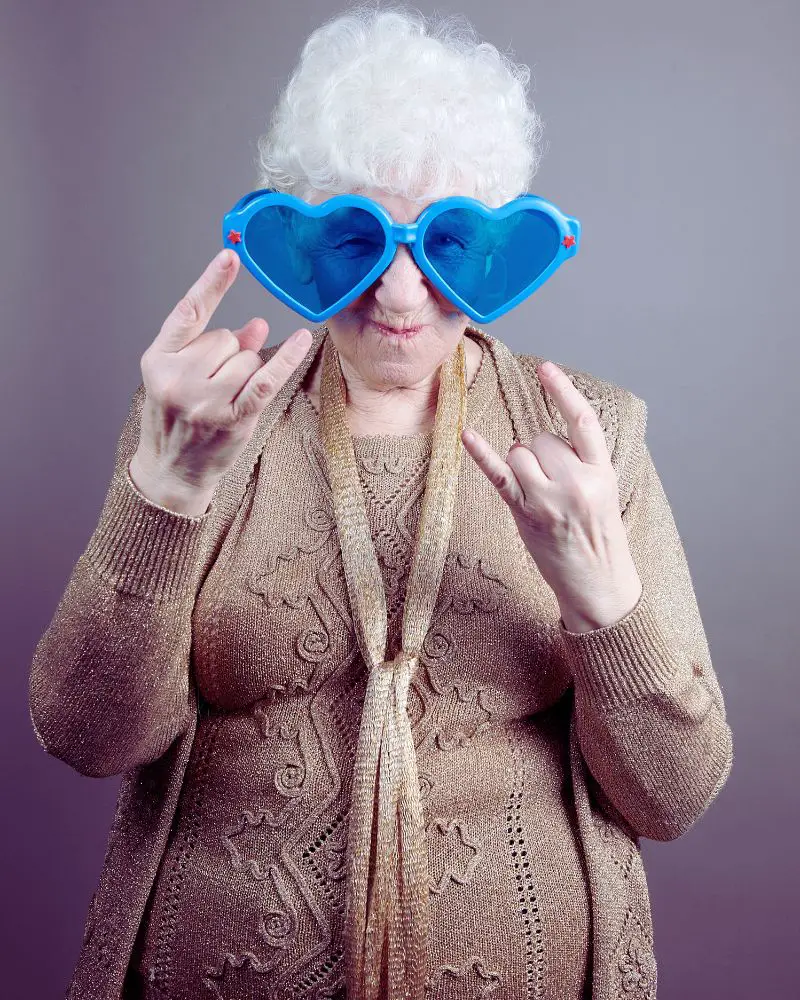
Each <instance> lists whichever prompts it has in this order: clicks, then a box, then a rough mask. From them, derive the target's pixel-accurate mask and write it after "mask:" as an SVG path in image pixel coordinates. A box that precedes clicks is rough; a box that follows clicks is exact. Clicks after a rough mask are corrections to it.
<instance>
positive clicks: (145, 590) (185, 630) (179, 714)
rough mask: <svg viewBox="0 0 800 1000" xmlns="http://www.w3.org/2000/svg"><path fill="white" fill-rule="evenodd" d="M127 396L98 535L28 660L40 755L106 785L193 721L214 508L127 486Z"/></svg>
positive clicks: (133, 412) (137, 400)
mask: <svg viewBox="0 0 800 1000" xmlns="http://www.w3.org/2000/svg"><path fill="white" fill-rule="evenodd" d="M144 400H145V389H144V385H143V384H140V385H139V387H138V388H137V390H136V391H135V393H134V395H133V398H132V401H131V405H130V409H129V412H128V416H127V418H126V421H125V424H124V426H123V429H122V433H121V435H120V438H119V442H118V444H117V453H116V461H115V466H114V472H113V475H112V477H111V483H110V486H109V488H108V492H107V494H106V498H105V502H104V504H103V507H102V510H101V513H100V518H99V521H98V524H97V527H96V528H95V530H94V533H93V534H92V536H91V538H90V540H89V543H88V545H87V546H86V549H85V550H84V552H83V553H82V554H81V556H80V557H79V559H78V560H77V563H76V564H75V566H74V568H73V570H72V572H71V575H70V577H69V580H68V582H67V585H66V588H65V590H64V592H63V594H62V596H61V598H60V601H59V604H58V607H57V609H56V611H55V614H54V615H53V618H52V620H51V621H50V624H49V625H48V627H47V629H46V631H45V632H44V634H43V635H42V637H41V638H40V640H39V642H38V644H37V646H36V650H35V652H34V656H33V662H32V665H31V672H30V684H29V710H30V716H31V721H32V723H33V729H34V732H35V734H36V737H37V739H38V740H39V742H40V744H41V745H42V746H43V747H44V749H45V750H46V751H47V752H48V753H50V754H52V755H53V756H55V757H57V758H59V759H60V760H62V761H64V762H66V763H67V764H69V765H70V766H71V767H73V768H74V769H75V770H76V771H78V772H80V773H81V774H84V775H88V776H92V777H106V776H110V775H114V774H122V773H124V772H125V771H128V770H129V769H131V768H133V767H135V766H137V765H140V764H145V763H150V762H152V761H154V760H155V759H157V758H158V757H160V756H161V755H162V754H163V753H164V752H165V751H166V750H167V749H168V747H169V746H170V744H171V743H172V742H173V740H174V739H175V738H176V737H177V736H178V735H180V734H181V733H182V732H184V731H185V730H186V728H187V725H188V722H189V712H190V706H191V705H192V702H191V701H190V695H189V656H190V647H191V615H192V610H193V606H194V598H195V592H196V589H197V587H198V584H199V577H200V572H201V570H202V552H203V542H204V539H205V537H206V535H207V533H208V532H207V529H208V524H209V522H210V520H211V517H212V513H211V512H212V511H213V509H214V504H213V502H212V504H211V507H210V508H209V510H207V511H206V512H205V513H204V514H202V515H200V516H189V515H183V514H179V513H177V512H175V511H172V510H169V509H168V508H166V507H161V506H159V505H158V504H155V503H151V501H150V500H148V499H147V498H146V497H145V496H144V495H143V494H141V493H140V492H139V491H138V490H137V489H136V487H135V485H134V484H133V481H132V480H131V478H130V474H129V470H128V464H129V462H130V459H131V458H132V457H133V454H134V452H135V451H136V448H137V447H138V441H139V428H140V426H141V414H142V407H143V404H144Z"/></svg>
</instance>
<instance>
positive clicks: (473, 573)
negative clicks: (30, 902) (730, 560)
mask: <svg viewBox="0 0 800 1000" xmlns="http://www.w3.org/2000/svg"><path fill="white" fill-rule="evenodd" d="M468 335H470V336H473V337H474V338H475V339H476V340H477V341H478V342H479V343H480V345H481V347H482V348H483V351H484V354H483V361H482V364H481V367H480V369H479V371H478V374H477V376H476V378H475V380H474V382H473V383H472V386H471V387H470V389H469V392H468V395H467V419H466V422H467V424H469V425H471V426H474V427H476V428H477V429H478V430H479V431H480V433H481V434H482V435H484V437H486V438H487V440H489V441H490V443H491V444H492V445H493V446H494V447H495V449H496V450H497V451H498V452H499V453H500V454H503V455H505V454H506V453H507V451H508V448H509V447H510V445H511V443H512V441H513V440H514V437H515V434H516V436H518V437H521V438H523V439H525V438H529V437H532V436H534V435H535V433H538V431H540V430H544V429H548V430H553V431H555V432H556V433H564V427H563V423H562V422H560V418H559V416H558V414H557V412H556V411H555V409H554V407H553V403H552V400H551V399H550V398H549V397H548V396H547V394H546V393H545V391H544V389H543V387H542V386H541V384H540V383H539V381H538V378H537V377H536V375H535V364H536V363H538V361H539V360H540V359H538V358H537V357H535V356H533V355H512V354H511V352H510V351H508V349H507V348H506V347H505V346H504V345H503V344H502V343H501V342H500V341H497V340H496V339H495V338H492V337H490V336H488V335H487V334H485V333H483V332H482V331H477V330H472V331H469V333H468ZM323 337H324V333H323V332H321V331H317V333H316V334H315V343H314V345H313V346H312V348H311V350H310V351H309V354H308V355H307V356H306V359H304V365H303V366H301V369H300V370H299V371H298V372H297V373H295V374H296V376H297V377H296V378H293V379H292V380H290V382H289V383H288V384H287V386H286V387H285V392H283V393H282V395H281V397H280V399H279V400H278V401H277V402H276V405H275V406H273V407H272V408H271V409H270V411H269V412H268V413H265V414H264V419H263V421H262V423H261V424H260V425H259V429H258V431H257V433H256V435H255V436H254V440H253V442H251V447H250V449H249V450H248V451H247V452H246V453H245V455H244V456H243V457H242V460H241V462H240V463H239V464H238V465H237V467H236V469H235V470H233V471H232V473H231V474H230V475H229V476H228V477H227V478H226V480H224V481H223V482H222V483H221V484H220V487H218V491H217V493H215V496H214V501H213V502H212V504H211V508H210V510H209V511H208V512H207V513H206V514H205V515H203V516H202V517H198V518H190V517H184V516H182V515H178V514H175V513H174V512H171V511H167V510H165V509H163V508H160V507H157V506H156V505H154V504H151V503H150V502H149V501H147V500H146V499H145V498H144V497H142V496H141V495H140V494H139V493H138V492H137V491H136V490H135V488H134V487H133V485H132V483H131V482H130V479H129V478H128V476H127V474H126V473H127V463H128V461H129V459H130V457H131V456H132V454H133V452H134V450H135V448H136V444H137V442H138V421H139V419H140V414H141V405H142V402H143V387H141V386H140V387H139V389H137V392H136V394H135V395H134V399H133V403H132V407H131V411H130V413H129V415H128V419H127V421H126V425H125V427H124V428H123V432H122V435H121V437H120V443H119V447H118V450H117V460H116V466H115V471H114V476H113V477H112V482H111V485H110V488H109V492H108V495H107V497H106V501H105V504H104V506H103V510H102V511H101V514H100V520H99V523H98V526H97V529H96V530H95V532H94V534H93V535H92V538H91V539H90V541H89V544H88V545H87V548H86V550H85V551H84V553H83V554H82V555H81V557H80V559H79V560H78V562H77V563H76V565H75V568H74V570H73V572H72V575H71V577H70V579H69V581H68V583H67V587H66V589H65V592H64V594H63V596H62V599H61V601H60V602H59V606H58V608H57V610H56V612H55V614H54V616H53V620H52V621H51V623H50V625H49V627H48V629H47V630H46V632H45V634H44V635H43V636H42V638H41V640H40V642H39V644H38V646H37V649H36V653H35V656H34V661H33V664H32V671H31V714H32V719H33V722H34V725H35V727H36V729H37V732H38V735H39V738H40V740H41V742H42V743H43V745H44V746H45V747H46V749H47V750H48V751H49V752H50V753H53V754H55V755H56V756H58V757H60V758H61V759H62V760H65V761H66V762H67V763H69V764H70V765H71V766H72V767H74V768H76V769H77V770H79V771H80V772H81V773H84V774H93V775H98V776H100V775H110V774H124V777H123V783H122V787H121V790H120V796H119V803H118V808H117V812H116V815H115V818H114V822H113V825H112V830H111V833H110V836H109V847H108V853H107V856H106V859H105V863H104V866H103V872H102V874H101V878H100V881H99V884H98V890H97V893H96V894H95V897H94V899H93V901H92V905H91V907H90V910H89V914H88V917H87V924H86V932H85V937H84V945H83V948H82V950H81V954H80V956H79V959H78V963H77V966H76V969H75V974H74V976H73V980H72V984H71V987H70V990H69V993H68V996H69V998H71V1000H77V998H80V1000H114V998H119V997H121V996H123V980H125V978H126V971H127V972H128V976H127V982H126V984H125V994H124V995H125V996H128V997H135V996H144V997H147V998H148V1000H150V998H153V1000H154V998H165V997H169V998H174V1000H180V998H186V1000H188V998H192V1000H196V998H198V997H203V996H209V997H218V998H224V1000H251V998H253V1000H254V998H261V1000H289V998H292V1000H297V998H302V1000H305V998H309V1000H311V998H313V1000H317V998H329V1000H330V998H336V997H339V998H342V997H344V995H345V993H344V981H343V964H342V961H343V942H342V926H343V915H344V907H345V897H344V883H345V873H346V867H345V858H346V846H347V830H348V814H349V802H350V798H349V797H350V790H351V787H352V779H353V759H354V748H355V746H356V741H357V735H358V723H359V719H360V714H361V707H362V705H363V700H364V694H365V689H366V680H367V668H366V665H365V663H364V661H363V658H362V657H361V655H360V653H359V650H358V644H357V642H356V641H355V636H354V632H353V620H352V612H351V609H350V607H349V602H348V599H347V589H346V586H345V581H344V578H343V566H342V556H341V551H340V549H339V546H338V541H337V537H336V530H335V524H334V521H333V516H332V508H331V498H330V490H329V487H328V478H327V469H326V463H325V458H324V450H323V449H322V446H321V439H320V421H319V416H318V414H317V413H316V411H315V410H314V408H313V406H312V404H311V402H310V400H309V398H308V397H307V396H306V395H305V393H303V392H302V390H300V389H299V388H298V385H299V380H300V379H301V378H302V375H303V372H304V370H306V368H307V365H308V364H310V362H311V360H312V358H313V356H314V355H315V354H316V351H317V350H319V349H320V347H321V344H322V341H323ZM273 351H274V348H269V349H265V350H264V351H263V352H262V354H263V356H264V357H268V356H270V354H271V352H273ZM562 367H564V366H562ZM565 370H566V371H567V373H568V374H569V375H570V376H571V377H572V378H573V380H574V381H575V383H576V385H578V387H579V388H580V389H581V391H583V392H584V394H585V395H586V396H587V398H589V399H590V401H591V402H592V405H593V406H594V407H595V409H596V412H597V413H598V415H599V417H600V419H601V422H602V423H603V427H604V429H605V431H606V436H607V441H608V444H609V448H610V450H611V454H612V461H613V462H614V466H615V468H616V469H617V473H618V478H619V487H620V509H621V510H622V511H623V518H624V521H625V524H626V528H627V531H628V535H629V540H630V544H631V551H632V553H633V556H634V559H635V561H636V565H637V569H638V571H639V575H640V577H641V579H642V583H643V592H642V597H641V599H640V601H639V603H638V604H637V606H636V608H635V609H633V611H632V612H631V613H630V614H629V615H627V616H626V618H625V619H623V621H621V622H618V623H617V624H615V625H613V626H611V627H610V628H607V629H599V630H596V631H594V632H590V633H582V634H575V635H573V634H571V633H568V632H566V630H565V629H564V628H563V625H562V624H561V623H560V621H559V617H558V606H557V602H556V601H555V598H554V596H553V594H552V592H551V591H550V590H549V588H548V587H547V585H546V584H545V583H544V581H543V580H542V579H541V576H540V575H539V573H538V570H537V569H536V566H535V563H534V562H533V560H532V559H531V557H530V555H529V554H528V553H527V552H526V550H525V548H524V546H523V545H522V543H521V540H520V539H519V535H518V533H517V531H516V527H515V525H514V522H513V518H512V517H511V514H510V512H509V511H508V509H507V508H506V506H505V504H504V503H503V502H502V500H501V499H500V498H499V496H498V495H497V493H496V491H495V490H494V487H492V486H491V484H489V483H488V480H487V479H486V477H485V476H484V474H483V473H482V472H481V471H480V470H479V469H478V468H477V466H476V465H475V463H474V462H473V461H472V460H471V459H470V458H469V456H468V455H465V456H464V458H463V460H462V463H461V468H460V472H459V481H458V485H457V490H456V501H455V516H454V519H453V530H452V535H451V539H450V546H449V551H448V555H447V558H446V562H445V568H444V571H443V575H442V582H441V586H440V589H439V593H438V596H437V601H436V605H435V608H434V613H433V618H432V623H431V627H430V629H429V630H428V634H427V636H426V639H425V642H424V644H423V647H422V650H421V654H420V663H419V665H418V668H417V671H416V673H415V676H414V681H413V682H412V684H411V687H410V689H409V694H408V714H409V718H410V721H411V729H412V733H413V738H414V745H415V749H416V755H417V760H418V767H419V779H420V792H421V797H422V803H423V809H424V815H425V831H426V845H427V855H428V869H429V903H430V912H431V923H430V933H429V939H428V955H427V960H426V967H425V991H426V995H427V996H429V997H430V998H432V1000H436V998H447V1000H450V998H456V997H457V998H477V997H489V996H491V997H492V998H493V1000H501V998H502V1000H523V998H539V1000H562V998H572V1000H580V998H582V997H584V996H585V997H589V996H591V997H593V998H597V1000H611V998H615V1000H616V998H618V997H620V996H624V997H626V998H630V1000H640V998H641V1000H644V998H653V997H655V995H656V979H657V975H656V963H655V957H654V951H655V949H654V942H653V937H652V922H651V917H650V906H649V899H648V893H647V883H646V878H645V873H644V869H643V867H642V862H641V855H640V853H639V847H638V840H639V838H640V837H642V836H644V837H650V838H653V839H657V840H670V839H673V838H675V837H678V836H680V835H681V834H682V833H683V832H684V831H685V830H687V829H688V828H689V827H690V826H691V825H692V824H693V823H694V822H695V821H696V820H697V819H698V817H699V816H700V815H702V813H703V812H704V811H705V809H706V808H707V807H708V805H709V804H710V803H711V801H713V799H714V797H715V796H716V794H717V793H718V792H719V790H720V788H721V787H722V785H723V784H724V782H725V780H726V778H727V775H728V773H729V770H730V767H731V763H732V759H733V751H732V738H731V732H730V729H729V727H728V725H727V723H726V721H725V710H724V704H723V699H722V692H721V689H720V686H719V682H718V680H717V677H716V674H715V671H714V669H713V667H712V665H711V660H710V655H709V650H708V645H707V642H706V637H705V634H704V631H703V627H702V623H701V619H700V616H699V612H698V609H697V604H696V600H695V595H694V591H693V589H692V585H691V578H690V575H689V571H688V567H687V565H686V561H685V557H684V553H683V549H682V546H681V544H680V539H679V536H678V533H677V530H676V527H675V523H674V520H673V518H672V514H671V511H670V508H669V504H668V501H667V499H666V496H665V494H664V491H663V488H662V486H661V483H660V480H659V478H658V475H657V473H656V470H655V467H654V465H653V463H652V459H651V457H650V454H649V451H648V449H647V447H646V444H645V443H644V432H645V416H646V407H645V406H644V404H643V403H642V401H641V400H639V399H638V398H637V397H636V396H634V395H633V394H632V393H630V392H629V391H627V390H625V389H622V388H620V387H617V386H614V385H612V384H611V383H609V382H605V381H603V380H601V379H598V378H596V377H593V376H591V375H588V374H587V373H584V372H576V371H573V370H572V369H569V368H565ZM353 440H354V450H355V455H356V458H357V461H358V468H359V475H360V478H361V482H362V486H363V488H364V496H365V499H366V509H367V513H368V518H369V523H370V529H371V532H372V537H373V541H374V543H375V546H376V551H377V554H378V559H379V564H380V567H381V572H382V576H383V581H384V586H385V592H386V600H387V612H388V618H389V626H388V633H389V640H388V645H387V656H393V655H395V654H396V653H397V652H398V650H399V639H400V618H399V612H400V611H401V610H402V606H403V600H404V597H405V587H406V583H407V576H408V569H409V563H410V558H411V554H412V546H413V539H414V536H415V533H416V530H417V526H418V521H419V512H420V503H421V498H422V491H423V490H424V486H425V476H426V470H427V464H428V460H429V458H430V450H431V435H430V434H422V435H414V436H411V437H392V436H387V435H379V436H374V437H361V438H359V437H356V438H354V439H353ZM148 897H149V902H148ZM146 904H147V905H146ZM137 932H138V940H137V941H136V947H135V949H134V939H135V938H137ZM132 951H133V955H132ZM131 955H132V958H131ZM129 962H130V967H129ZM350 1000H359V998H353V997H350Z"/></svg>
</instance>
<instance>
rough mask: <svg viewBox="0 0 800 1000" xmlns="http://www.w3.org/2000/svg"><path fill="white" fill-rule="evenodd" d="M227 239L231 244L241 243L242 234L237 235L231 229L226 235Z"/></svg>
mask: <svg viewBox="0 0 800 1000" xmlns="http://www.w3.org/2000/svg"><path fill="white" fill-rule="evenodd" d="M228 239H229V240H230V242H231V243H241V242H242V234H241V233H237V232H236V230H235V229H231V231H230V232H229V233H228Z"/></svg>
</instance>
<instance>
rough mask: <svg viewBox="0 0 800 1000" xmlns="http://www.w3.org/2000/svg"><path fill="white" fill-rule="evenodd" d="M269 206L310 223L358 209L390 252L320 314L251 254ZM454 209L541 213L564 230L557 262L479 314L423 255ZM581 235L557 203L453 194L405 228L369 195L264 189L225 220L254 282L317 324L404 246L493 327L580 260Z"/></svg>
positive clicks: (229, 239) (228, 237)
mask: <svg viewBox="0 0 800 1000" xmlns="http://www.w3.org/2000/svg"><path fill="white" fill-rule="evenodd" d="M268 205H286V206H288V207H291V208H294V209H295V210H296V211H299V212H300V213H301V214H302V215H305V216H307V217H309V218H323V217H324V216H326V215H329V214H330V213H331V212H334V211H337V210H338V209H341V208H351V207H352V208H361V209H364V210H365V211H367V212H369V213H370V215H372V216H373V217H374V218H375V219H377V221H378V222H379V224H380V226H381V228H382V229H383V232H384V235H385V238H386V248H385V249H384V251H383V253H382V254H381V256H380V258H379V260H378V262H377V263H376V264H375V265H374V266H373V267H372V268H371V269H370V271H369V272H368V273H367V274H366V276H365V277H364V278H362V280H361V281H359V282H358V284H357V285H356V286H355V287H354V288H353V289H352V290H351V291H349V292H348V293H347V294H345V295H343V296H342V297H341V298H340V299H339V300H338V301H336V302H334V303H333V305H330V306H328V307H327V308H326V309H323V310H322V311H321V312H314V311H313V310H311V309H309V308H308V307H307V306H305V305H303V304H302V303H301V302H298V301H297V300H296V299H294V298H293V297H292V296H291V295H289V294H288V293H287V292H284V291H283V290H282V289H281V288H279V287H278V286H277V285H276V284H274V282H272V281H271V280H270V278H269V277H268V276H267V275H266V274H265V273H264V272H263V271H262V270H261V268H260V267H259V266H258V264H256V262H255V261H254V260H253V258H252V257H251V256H250V254H249V252H248V250H247V223H248V222H249V221H250V219H251V218H252V217H253V216H254V215H255V214H256V213H257V212H259V211H260V210H261V209H262V208H265V207H267V206H268ZM454 208H467V209H470V210H471V211H474V212H477V213H478V214H479V215H482V216H483V217H484V218H487V219H504V218H506V216H508V215H512V214H513V213H515V212H519V211H520V210H527V211H534V212H539V213H540V214H543V215H546V216H547V217H548V218H549V219H551V220H552V221H553V223H554V224H555V225H556V227H557V228H558V231H559V234H560V236H559V244H558V250H557V251H556V254H555V256H554V257H553V260H552V261H551V262H550V264H548V266H547V267H546V268H545V269H544V270H543V271H542V272H541V274H539V276H538V277H537V278H536V279H535V280H534V281H533V282H531V284H530V285H528V286H527V287H526V288H524V289H523V290H522V291H521V292H519V293H518V294H517V295H516V296H514V298H513V299H511V300H510V301H509V302H507V303H505V304H504V305H502V306H500V307H499V308H498V309H495V310H493V311H492V312H489V313H479V312H478V311H477V310H476V309H474V308H473V306H471V305H470V303H469V302H467V301H465V300H464V299H463V298H462V297H461V296H460V295H459V294H458V293H457V292H456V291H455V290H454V289H453V288H451V287H450V286H449V285H448V284H447V282H446V281H444V279H443V278H442V277H441V276H440V275H439V274H438V273H437V271H436V270H435V269H434V267H433V265H432V264H431V262H430V261H429V260H428V258H427V256H426V254H425V251H424V250H423V237H424V234H425V230H426V229H427V227H428V226H429V225H430V223H431V222H432V221H433V220H434V219H435V218H437V217H438V216H439V215H441V214H442V212H446V211H449V210H451V209H454ZM580 235H581V224H580V222H579V221H578V220H577V219H575V218H573V217H572V216H569V215H565V214H564V213H563V212H562V211H561V210H560V209H558V208H557V207H556V206H555V205H554V204H553V203H552V202H549V201H547V200H546V199H544V198H541V197H539V196H538V195H535V194H524V195H521V196H520V197H519V198H515V199H514V200H513V201H509V202H507V203H506V204H505V205H502V206H500V207H499V208H489V207H488V206H486V205H484V204H483V203H482V202H480V201H477V200H476V199H475V198H467V197H464V196H461V195H453V196H452V197H448V198H441V199H439V200H438V201H434V202H433V203H432V204H430V205H428V206H427V207H426V208H425V209H423V211H422V212H421V213H420V215H419V218H418V219H417V221H416V222H409V223H400V222H395V221H394V219H393V218H392V216H391V215H390V214H389V212H388V211H387V209H385V208H384V207H383V205H381V204H380V203H379V202H376V201H373V200H372V199H371V198H367V197H366V196H365V195H360V194H337V195H333V196H332V197H330V198H328V199H327V201H324V202H322V203H321V204H319V205H310V204H309V203H308V202H306V201H303V200H302V199H301V198H297V197H295V196H294V195H291V194H286V193H284V192H280V191H275V190H273V189H272V188H260V189H258V190H256V191H251V192H250V193H249V194H246V195H244V196H243V197H242V198H240V199H239V201H237V202H236V204H235V205H234V206H233V208H232V209H231V210H230V211H229V212H227V213H226V214H225V216H224V218H223V220H222V239H223V245H224V246H225V247H231V248H232V249H234V250H235V251H236V253H237V254H238V255H239V257H240V259H241V261H242V263H243V264H244V266H245V267H246V268H247V270H248V271H249V272H250V273H251V274H252V275H253V277H254V278H256V280H257V281H259V282H260V283H261V284H262V285H263V286H264V287H265V288H266V289H267V290H268V291H269V292H271V293H272V294H273V295H274V296H275V297H276V298H277V299H279V300H280V301H281V302H283V303H285V304H286V305H288V306H289V307H290V308H291V309H293V310H294V311H295V312H298V313H300V315H301V316H304V317H305V318H306V319H308V320H311V321H312V322H315V323H320V322H322V321H323V320H326V319H328V318H329V317H330V316H333V315H334V313H337V312H339V311H340V310H341V309H344V308H345V306H347V305H349V304H350V303H351V302H353V301H354V300H355V299H357V298H358V296H359V295H361V293H362V292H364V290H365V289H367V288H369V286H370V285H371V284H373V282H375V281H376V280H377V279H378V278H379V277H380V276H381V274H383V272H384V271H385V270H386V269H387V268H388V267H389V264H390V263H391V262H392V260H393V259H394V256H395V253H396V252H397V246H398V244H400V243H404V244H406V245H407V246H408V247H409V249H410V252H411V255H412V256H413V258H414V260H415V262H416V264H417V266H418V267H419V269H420V270H421V271H422V273H423V274H424V275H425V276H426V277H427V278H428V279H429V280H430V281H431V283H432V284H433V285H434V286H435V287H436V288H437V289H438V290H439V291H440V292H441V293H442V294H443V295H444V296H445V297H446V298H447V299H448V300H449V301H450V302H452V304H453V305H454V306H457V307H458V308H459V309H461V310H462V311H463V312H465V313H466V314H467V316H469V317H470V318H471V319H472V320H475V321H476V322H478V323H491V322H492V320H495V319H497V318H498V317H499V316H502V315H503V314H504V313H507V312H508V311H509V310H511V309H513V308H514V307H515V306H516V305H518V304H519V303H520V302H522V301H523V299H526V298H528V297H529V296H530V295H532V294H533V293H534V292H535V291H536V290H537V289H538V288H539V287H540V286H541V285H542V284H544V282H545V281H547V279H548V278H549V277H550V276H551V275H552V274H553V273H554V272H555V271H556V270H557V269H558V268H559V267H560V266H561V265H562V264H563V263H564V261H565V260H567V259H569V258H570V257H574V256H575V254H576V253H577V252H578V245H579V243H580Z"/></svg>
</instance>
